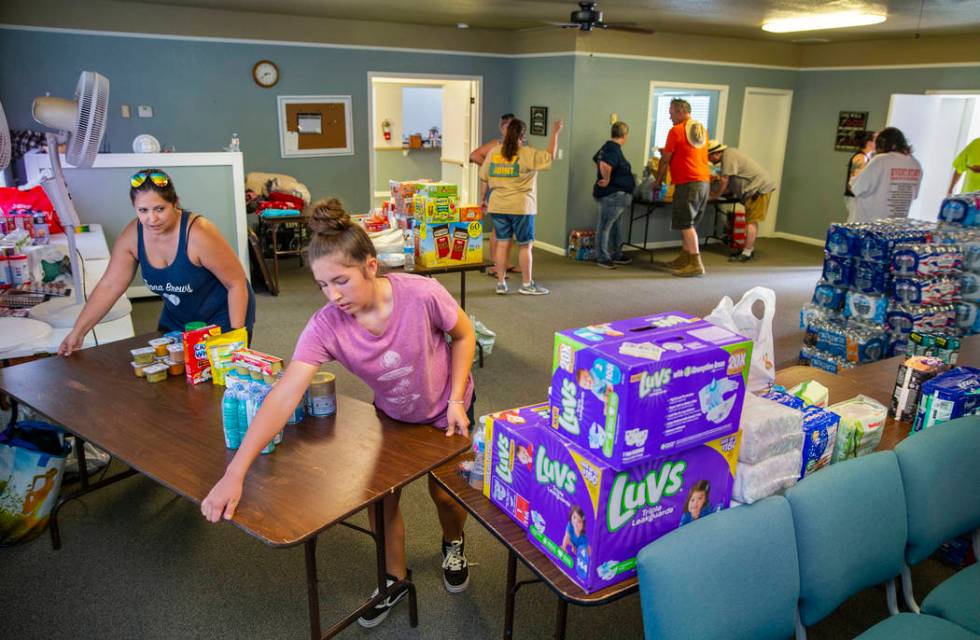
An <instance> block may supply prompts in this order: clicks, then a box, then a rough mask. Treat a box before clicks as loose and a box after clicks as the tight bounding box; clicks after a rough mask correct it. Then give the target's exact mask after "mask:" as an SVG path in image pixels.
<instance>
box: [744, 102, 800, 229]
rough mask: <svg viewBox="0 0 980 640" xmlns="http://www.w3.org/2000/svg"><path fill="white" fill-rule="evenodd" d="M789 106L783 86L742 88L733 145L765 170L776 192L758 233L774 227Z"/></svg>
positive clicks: (787, 133) (784, 152) (787, 127)
mask: <svg viewBox="0 0 980 640" xmlns="http://www.w3.org/2000/svg"><path fill="white" fill-rule="evenodd" d="M792 108H793V92H792V91H789V90H786V89H765V88H761V87H746V88H745V101H744V103H743V104H742V126H741V128H740V129H739V140H738V144H737V145H736V146H737V147H738V149H739V151H742V152H744V153H745V154H746V155H747V156H749V157H750V158H752V159H753V160H755V161H756V162H758V163H759V164H761V165H762V166H763V168H765V169H766V170H767V171H769V175H771V176H772V180H773V182H774V183H775V185H776V192H775V193H773V194H772V199H771V200H770V201H769V213H768V215H767V216H766V219H765V221H764V222H762V224H760V225H759V235H760V236H771V235H772V234H773V232H774V231H775V229H776V214H777V212H778V210H779V195H780V186H781V183H782V178H783V160H784V158H785V156H786V139H787V137H788V135H789V116H790V111H791V110H792Z"/></svg>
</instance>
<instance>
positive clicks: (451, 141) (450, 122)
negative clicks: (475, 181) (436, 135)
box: [441, 80, 477, 203]
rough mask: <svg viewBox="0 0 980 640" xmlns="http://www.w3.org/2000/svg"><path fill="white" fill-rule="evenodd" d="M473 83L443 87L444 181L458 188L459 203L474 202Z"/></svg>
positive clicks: (460, 81) (453, 82)
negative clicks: (472, 183) (471, 172)
mask: <svg viewBox="0 0 980 640" xmlns="http://www.w3.org/2000/svg"><path fill="white" fill-rule="evenodd" d="M472 86H473V83H472V82H471V81H469V80H457V81H450V82H446V83H445V84H444V85H443V87H442V157H441V160H442V181H443V182H451V183H454V184H458V185H459V201H460V202H461V203H468V202H471V201H473V202H475V201H476V195H477V194H471V193H470V180H469V164H470V163H469V157H470V149H471V148H472V145H471V139H470V131H471V129H472V126H471V118H472V109H471V99H472V98H473V92H472Z"/></svg>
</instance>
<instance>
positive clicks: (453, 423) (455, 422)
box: [446, 403, 470, 438]
mask: <svg viewBox="0 0 980 640" xmlns="http://www.w3.org/2000/svg"><path fill="white" fill-rule="evenodd" d="M469 426H470V419H469V418H467V417H466V407H465V406H464V405H463V404H461V403H452V404H450V405H449V408H448V409H447V410H446V437H447V438H448V437H449V436H451V435H453V434H456V433H458V434H459V435H461V436H463V437H464V438H469V437H470V430H469Z"/></svg>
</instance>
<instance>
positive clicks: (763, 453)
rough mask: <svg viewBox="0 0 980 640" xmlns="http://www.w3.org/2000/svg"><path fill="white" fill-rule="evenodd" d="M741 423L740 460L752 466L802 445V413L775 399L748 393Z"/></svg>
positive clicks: (743, 406) (798, 449) (797, 449)
mask: <svg viewBox="0 0 980 640" xmlns="http://www.w3.org/2000/svg"><path fill="white" fill-rule="evenodd" d="M739 424H740V427H739V428H740V429H741V431H742V445H741V447H740V448H739V454H738V460H739V462H745V463H748V464H750V465H751V464H755V463H758V462H762V461H763V460H765V459H766V458H771V457H773V456H778V455H781V454H784V453H787V452H789V451H794V450H795V451H797V453H799V451H800V449H801V447H802V446H803V413H802V412H800V411H798V410H796V409H793V408H791V407H787V406H783V405H781V404H779V403H778V402H775V401H773V400H769V399H766V398H760V397H758V396H756V395H755V394H752V393H746V394H745V403H744V404H743V405H742V419H741V421H740V423H739ZM796 470H797V471H799V465H797V469H796Z"/></svg>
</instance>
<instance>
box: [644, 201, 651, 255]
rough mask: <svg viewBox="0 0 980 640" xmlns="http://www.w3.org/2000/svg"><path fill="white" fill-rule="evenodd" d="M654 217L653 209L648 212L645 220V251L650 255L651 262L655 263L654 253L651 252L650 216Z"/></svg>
mask: <svg viewBox="0 0 980 640" xmlns="http://www.w3.org/2000/svg"><path fill="white" fill-rule="evenodd" d="M652 215H653V208H651V209H649V210H648V211H647V216H646V218H644V219H643V249H644V250H646V251H648V252H649V253H650V262H653V251H650V250H649V247H648V246H647V245H649V244H650V216H652Z"/></svg>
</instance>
